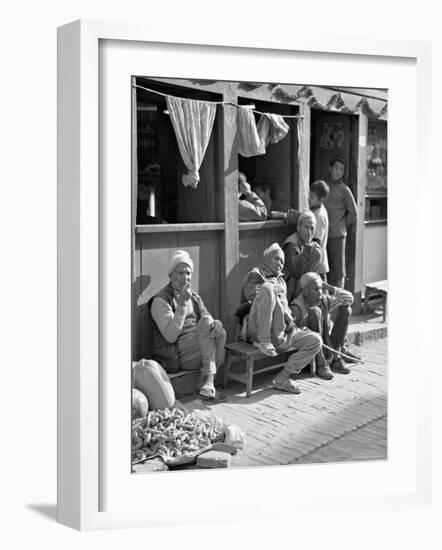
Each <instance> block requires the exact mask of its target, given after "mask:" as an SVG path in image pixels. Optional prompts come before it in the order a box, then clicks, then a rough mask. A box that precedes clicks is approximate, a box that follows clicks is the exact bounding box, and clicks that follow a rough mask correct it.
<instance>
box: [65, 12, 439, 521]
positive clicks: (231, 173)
mask: <svg viewBox="0 0 442 550" xmlns="http://www.w3.org/2000/svg"><path fill="white" fill-rule="evenodd" d="M58 52H59V53H58V124H59V126H58V133H59V137H58V160H59V163H58V189H59V192H58V234H59V241H58V284H59V299H58V308H59V310H58V335H59V336H58V350H59V351H58V519H59V521H60V522H61V523H64V524H66V525H69V526H71V527H74V528H77V529H80V530H91V529H104V528H117V527H139V526H146V527H147V526H154V525H164V524H174V523H175V524H178V523H201V522H214V521H224V522H225V521H235V520H238V519H244V520H246V519H257V520H258V519H259V518H262V517H266V518H272V517H274V518H277V517H278V518H281V517H285V516H286V517H292V516H293V513H294V512H295V513H296V514H298V513H299V514H301V513H311V512H312V511H313V510H318V509H319V510H320V509H323V510H326V509H328V508H330V506H333V505H334V504H336V503H337V502H339V508H340V510H341V511H342V512H343V513H345V511H346V510H347V511H348V510H350V509H351V510H355V509H358V510H364V511H371V510H377V511H379V510H380V509H385V510H389V509H395V508H398V507H401V508H403V507H421V506H426V505H427V503H428V502H429V499H430V493H431V490H430V488H431V471H430V467H429V461H430V458H429V457H430V455H429V453H428V450H429V448H430V443H431V441H430V433H429V431H428V421H427V420H428V418H429V414H430V408H429V407H430V403H429V400H428V399H427V397H426V394H425V390H424V389H425V387H426V386H428V385H429V376H430V372H429V371H427V372H423V371H422V372H421V376H420V377H419V378H418V379H417V378H416V377H415V376H414V365H415V364H417V363H419V362H422V360H423V358H425V357H427V356H428V355H429V352H428V350H427V348H426V337H422V338H420V339H418V340H417V341H416V342H414V343H413V345H412V346H410V345H406V344H405V342H404V334H409V319H410V318H421V317H422V315H427V314H428V315H431V311H430V310H429V305H426V304H427V302H426V300H425V299H424V295H423V292H424V289H425V288H428V287H429V286H430V284H431V281H430V275H431V274H430V273H429V270H427V269H426V266H428V265H429V263H428V262H429V256H428V254H429V252H428V250H427V249H426V248H425V247H422V246H420V243H421V237H422V230H423V228H424V226H425V223H426V222H425V204H424V205H423V207H422V209H421V210H420V211H419V213H418V214H416V216H420V217H422V220H421V224H420V229H419V230H417V231H410V223H409V217H404V215H403V212H415V211H416V200H419V201H421V198H422V196H423V195H424V193H425V184H424V183H420V184H419V187H418V186H417V185H416V178H415V174H416V170H417V167H419V175H420V178H421V179H420V182H425V181H426V180H428V174H429V168H428V166H429V151H428V148H427V147H425V144H426V143H427V141H426V140H427V139H428V124H429V113H430V109H431V107H430V101H429V92H428V86H427V82H428V80H429V78H430V45H429V44H427V43H420V42H398V41H373V40H370V41H366V40H364V39H362V38H358V39H356V38H354V37H353V38H348V39H345V40H344V39H343V38H342V37H328V38H317V39H311V38H310V39H305V38H303V37H302V36H297V37H295V38H281V40H280V41H279V42H278V43H276V42H275V43H273V44H271V45H269V44H267V43H265V42H264V41H262V40H260V39H259V38H258V37H257V38H256V41H254V42H250V41H245V42H241V40H238V41H235V42H234V43H230V42H227V41H226V42H222V41H221V42H220V41H217V43H216V44H210V43H206V44H200V43H198V42H197V41H195V43H189V41H188V39H187V38H186V37H185V36H184V35H183V36H177V35H174V36H165V35H162V34H161V33H158V34H157V35H155V33H152V32H149V33H147V32H146V31H145V29H143V27H142V26H137V25H128V24H119V23H115V22H113V23H106V22H97V21H76V22H74V23H71V24H68V25H66V26H64V27H61V28H60V29H59V38H58ZM404 159H405V160H406V162H404ZM421 202H423V201H421ZM410 250H414V251H415V252H416V258H417V261H416V264H415V267H414V271H412V272H411V273H410V272H409V270H406V277H404V262H403V257H404V255H407V257H408V255H409V251H410ZM301 267H302V269H301ZM410 288H412V289H413V294H414V295H415V297H416V300H412V299H410V300H407V314H406V315H404V305H403V298H402V297H403V296H404V295H408V296H410ZM266 331H267V332H266ZM184 500H185V502H186V506H183V505H182V502H183V501H184ZM209 503H210V505H209Z"/></svg>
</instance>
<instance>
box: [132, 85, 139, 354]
mask: <svg viewBox="0 0 442 550" xmlns="http://www.w3.org/2000/svg"><path fill="white" fill-rule="evenodd" d="M131 80H132V112H131V116H132V120H131V122H132V144H131V145H132V150H131V155H132V171H131V180H132V234H131V246H132V296H131V298H132V299H131V303H132V312H131V317H132V359H134V358H136V356H137V343H138V338H137V332H138V328H139V327H138V323H137V298H138V292H139V288H138V287H139V285H138V284H137V270H136V263H137V262H136V257H135V249H136V243H135V239H136V234H135V225H136V221H137V219H136V218H137V201H138V159H137V148H138V125H137V89H136V88H135V84H136V79H135V77H132V79H131ZM138 275H139V273H138Z"/></svg>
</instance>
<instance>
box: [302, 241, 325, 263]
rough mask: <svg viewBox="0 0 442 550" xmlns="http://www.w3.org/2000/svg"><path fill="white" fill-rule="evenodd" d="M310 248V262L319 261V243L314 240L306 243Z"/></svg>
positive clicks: (320, 252) (320, 250)
mask: <svg viewBox="0 0 442 550" xmlns="http://www.w3.org/2000/svg"><path fill="white" fill-rule="evenodd" d="M306 246H307V247H308V248H309V249H310V258H311V261H312V262H319V261H320V260H321V258H322V248H321V245H320V244H318V243H316V242H314V241H313V242H311V243H309V244H308V245H306Z"/></svg>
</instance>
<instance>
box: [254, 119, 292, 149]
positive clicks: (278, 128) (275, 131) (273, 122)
mask: <svg viewBox="0 0 442 550" xmlns="http://www.w3.org/2000/svg"><path fill="white" fill-rule="evenodd" d="M289 129H290V127H289V125H288V124H287V123H286V122H285V121H284V119H283V117H282V116H281V115H274V114H272V113H265V114H263V115H261V118H260V119H259V122H258V134H259V137H260V139H261V141H262V143H263V144H264V147H267V145H270V144H271V143H278V141H281V139H283V138H285V136H286V135H287V134H288V131H289Z"/></svg>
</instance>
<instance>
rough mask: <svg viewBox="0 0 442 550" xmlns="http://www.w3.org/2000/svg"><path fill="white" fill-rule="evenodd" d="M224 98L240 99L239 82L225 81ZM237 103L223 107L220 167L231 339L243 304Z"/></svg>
mask: <svg viewBox="0 0 442 550" xmlns="http://www.w3.org/2000/svg"><path fill="white" fill-rule="evenodd" d="M223 100H224V101H226V102H227V101H228V102H231V103H235V104H236V103H237V102H238V96H237V90H236V85H235V84H232V83H225V88H224V94H223ZM237 114H238V113H237V107H235V106H234V105H226V104H225V105H223V106H222V107H221V115H222V122H221V124H220V134H221V136H220V138H221V139H219V140H218V147H219V149H218V150H219V158H220V163H219V170H220V172H221V174H220V176H221V177H220V180H221V181H222V182H223V192H222V193H221V196H220V199H221V200H220V210H221V211H220V214H221V216H222V219H224V221H225V230H224V235H223V237H222V238H221V239H222V243H221V250H222V258H221V319H222V322H223V325H224V327H225V329H226V330H227V336H228V341H231V340H233V339H234V336H235V331H236V317H235V311H236V309H237V307H238V306H239V298H240V284H241V281H240V280H239V246H238V241H239V230H238V138H237Z"/></svg>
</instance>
